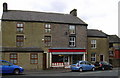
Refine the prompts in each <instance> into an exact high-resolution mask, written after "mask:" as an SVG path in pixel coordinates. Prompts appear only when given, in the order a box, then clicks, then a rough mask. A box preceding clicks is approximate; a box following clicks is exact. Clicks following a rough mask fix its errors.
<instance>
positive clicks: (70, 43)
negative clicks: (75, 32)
mask: <svg viewBox="0 0 120 78" xmlns="http://www.w3.org/2000/svg"><path fill="white" fill-rule="evenodd" d="M75 41H76V37H70V40H69V46H70V47H75V45H76V43H75Z"/></svg>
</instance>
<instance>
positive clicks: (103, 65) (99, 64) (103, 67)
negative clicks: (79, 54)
mask: <svg viewBox="0 0 120 78" xmlns="http://www.w3.org/2000/svg"><path fill="white" fill-rule="evenodd" d="M94 65H95V68H96V69H100V70H112V68H113V66H112V65H111V64H110V63H108V62H106V61H101V62H95V64H94Z"/></svg>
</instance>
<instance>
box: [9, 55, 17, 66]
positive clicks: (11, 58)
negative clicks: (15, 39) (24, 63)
mask: <svg viewBox="0 0 120 78" xmlns="http://www.w3.org/2000/svg"><path fill="white" fill-rule="evenodd" d="M10 62H11V63H13V64H17V53H11V54H10Z"/></svg>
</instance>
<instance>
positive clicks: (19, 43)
mask: <svg viewBox="0 0 120 78" xmlns="http://www.w3.org/2000/svg"><path fill="white" fill-rule="evenodd" d="M23 43H24V36H23V35H17V36H16V46H18V47H22V46H23Z"/></svg>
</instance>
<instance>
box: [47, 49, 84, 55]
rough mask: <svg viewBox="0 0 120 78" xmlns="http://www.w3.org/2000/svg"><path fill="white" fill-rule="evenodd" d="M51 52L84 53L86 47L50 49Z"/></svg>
mask: <svg viewBox="0 0 120 78" xmlns="http://www.w3.org/2000/svg"><path fill="white" fill-rule="evenodd" d="M49 52H51V53H52V54H84V53H85V52H86V49H79V48H73V49H72V48H66V49H62V48H61V49H57V48H56V49H49Z"/></svg>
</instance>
